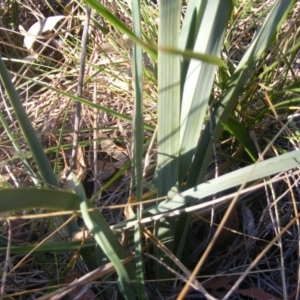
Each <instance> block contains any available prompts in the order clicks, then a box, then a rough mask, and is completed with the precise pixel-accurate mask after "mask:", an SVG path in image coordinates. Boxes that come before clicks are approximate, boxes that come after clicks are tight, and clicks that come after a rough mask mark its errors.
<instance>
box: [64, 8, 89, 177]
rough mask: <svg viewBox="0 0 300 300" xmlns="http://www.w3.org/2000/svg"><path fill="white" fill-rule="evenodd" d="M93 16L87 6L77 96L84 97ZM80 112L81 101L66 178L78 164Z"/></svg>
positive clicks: (79, 107) (77, 110)
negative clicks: (90, 25)
mask: <svg viewBox="0 0 300 300" xmlns="http://www.w3.org/2000/svg"><path fill="white" fill-rule="evenodd" d="M90 16H91V8H90V7H89V6H86V15H85V23H84V28H83V32H82V40H81V55H80V69H79V77H78V88H77V96H78V97H82V89H83V79H84V73H85V72H84V71H85V59H86V47H87V41H88V33H89V23H90ZM80 113H81V103H80V102H79V101H77V102H76V111H75V121H74V134H73V144H72V154H71V160H70V167H69V169H68V171H67V172H66V175H65V178H68V176H69V175H70V173H71V172H72V170H73V169H74V166H75V165H76V157H77V149H78V137H79V125H80Z"/></svg>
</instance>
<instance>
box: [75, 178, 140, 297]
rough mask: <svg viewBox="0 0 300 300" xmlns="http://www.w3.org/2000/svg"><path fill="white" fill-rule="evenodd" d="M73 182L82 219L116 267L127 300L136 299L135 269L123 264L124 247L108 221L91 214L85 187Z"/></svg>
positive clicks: (124, 256) (130, 264) (96, 214)
mask: <svg viewBox="0 0 300 300" xmlns="http://www.w3.org/2000/svg"><path fill="white" fill-rule="evenodd" d="M73 181H74V182H75V185H76V192H77V195H78V197H79V202H80V209H81V213H82V217H83V219H84V222H85V224H86V226H87V228H88V229H89V230H90V232H91V233H92V234H93V236H94V239H95V240H96V242H97V244H98V245H99V246H100V247H101V249H102V250H103V252H104V253H105V255H106V256H107V257H108V259H109V260H110V261H111V262H112V264H113V265H114V267H115V269H116V272H117V274H118V276H119V279H118V281H119V285H120V288H121V291H122V293H123V295H124V297H125V299H128V300H131V299H135V293H134V287H135V285H133V284H132V283H131V280H132V279H134V275H135V272H134V267H133V264H132V263H128V264H127V265H126V266H124V265H123V263H122V262H121V260H122V259H125V258H127V257H128V254H127V252H126V251H125V249H124V248H123V246H122V245H121V244H120V243H119V241H118V239H117V237H116V236H115V235H114V233H113V231H112V230H111V229H110V227H109V226H108V224H107V222H106V220H105V219H104V217H103V216H102V214H101V213H99V212H98V211H92V212H89V211H88V209H89V208H92V205H91V204H89V202H87V201H86V196H85V192H84V190H83V187H82V186H81V185H80V183H79V182H78V181H77V179H76V177H75V176H74V175H73Z"/></svg>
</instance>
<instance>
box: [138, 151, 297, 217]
mask: <svg viewBox="0 0 300 300" xmlns="http://www.w3.org/2000/svg"><path fill="white" fill-rule="evenodd" d="M299 165H300V151H299V150H295V151H292V152H289V153H285V154H282V155H280V156H278V157H273V158H270V159H267V160H264V161H262V162H257V163H256V164H255V165H251V166H247V167H244V168H242V169H239V170H236V171H233V172H231V173H229V174H226V175H223V176H220V177H218V178H216V179H213V180H210V181H207V182H204V183H202V184H200V185H197V186H195V187H193V188H191V189H188V190H186V191H184V192H182V193H178V194H177V195H175V196H174V197H170V198H169V199H167V200H165V201H162V202H161V203H159V204H158V205H156V206H155V207H150V208H148V209H145V210H144V212H143V216H150V215H156V214H159V213H164V212H170V211H172V210H176V209H179V208H183V207H186V206H189V205H191V204H193V203H195V201H197V202H198V203H201V202H203V200H201V199H205V198H206V197H208V196H212V195H215V194H217V193H219V192H221V191H226V190H227V189H230V188H232V187H236V186H239V185H241V184H243V183H244V182H253V181H255V180H257V179H261V178H264V177H267V176H271V175H274V174H277V173H279V172H283V171H286V170H289V169H292V168H296V167H298V166H299Z"/></svg>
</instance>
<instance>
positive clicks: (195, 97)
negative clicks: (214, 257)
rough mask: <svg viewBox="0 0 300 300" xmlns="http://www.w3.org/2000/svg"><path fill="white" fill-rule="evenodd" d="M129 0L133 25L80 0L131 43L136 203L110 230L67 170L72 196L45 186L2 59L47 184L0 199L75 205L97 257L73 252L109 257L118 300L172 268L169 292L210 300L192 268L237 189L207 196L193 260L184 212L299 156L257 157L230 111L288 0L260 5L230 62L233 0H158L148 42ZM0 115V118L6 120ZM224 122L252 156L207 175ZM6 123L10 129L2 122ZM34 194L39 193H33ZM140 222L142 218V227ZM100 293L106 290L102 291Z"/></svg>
mask: <svg viewBox="0 0 300 300" xmlns="http://www.w3.org/2000/svg"><path fill="white" fill-rule="evenodd" d="M128 2H130V4H129V6H130V7H131V17H132V27H131V26H130V27H129V26H128V25H125V24H124V23H122V22H121V21H120V20H119V19H118V18H117V17H116V16H115V14H114V13H113V12H111V11H110V10H108V9H107V8H106V7H105V6H104V5H102V4H101V3H100V1H98V0H85V4H86V5H88V6H90V7H91V8H92V9H93V10H94V12H96V13H97V14H98V15H100V16H101V17H102V18H103V19H104V20H105V21H106V22H109V23H110V24H111V25H112V26H113V27H114V28H116V29H117V30H118V31H120V32H122V33H123V34H126V36H127V37H128V38H129V39H130V40H132V42H133V47H132V50H133V52H132V70H133V88H134V113H133V119H132V124H133V127H132V128H133V132H132V137H133V138H132V144H133V145H132V161H131V166H132V168H133V169H134V178H132V180H133V182H134V191H135V201H134V202H136V203H134V204H135V207H136V209H133V210H132V213H131V214H129V215H128V218H127V219H126V220H124V221H122V222H120V223H119V224H116V226H115V229H111V228H110V227H109V226H108V224H107V222H106V220H105V218H104V217H103V215H102V214H101V213H99V212H95V211H94V212H90V211H89V208H91V204H90V203H89V201H87V199H86V196H85V193H84V191H83V189H82V187H81V186H80V184H79V183H78V182H77V183H76V179H74V181H75V183H76V195H74V194H71V193H69V192H64V191H55V192H54V191H53V187H58V183H57V181H56V178H55V176H54V175H53V172H52V169H51V166H50V165H49V163H48V161H47V159H46V157H45V155H44V154H43V150H42V149H41V148H40V147H39V146H37V145H39V141H38V139H37V138H36V136H35V134H34V131H33V129H32V127H31V126H30V123H29V122H28V120H27V118H26V114H25V112H24V110H23V108H22V107H21V105H20V102H19V100H18V95H17V94H16V92H15V90H14V88H13V86H12V85H11V82H10V80H9V77H8V75H7V73H6V71H5V67H4V65H3V63H1V65H0V67H1V79H2V82H3V84H4V86H5V88H6V90H7V94H8V96H9V97H10V100H11V102H12V103H13V104H12V106H13V108H14V111H15V112H16V116H17V118H18V121H19V123H20V126H21V127H22V130H23V133H24V136H25V137H26V140H27V143H28V146H29V147H30V152H31V153H32V156H33V158H34V160H35V162H36V164H37V167H38V170H39V174H40V176H41V178H42V179H43V181H44V182H45V183H46V184H47V189H46V188H45V187H44V188H41V187H39V188H38V189H36V190H34V189H33V190H30V191H27V192H26V193H28V197H29V198H30V199H31V201H30V202H26V203H22V198H23V197H24V193H23V194H17V192H16V191H3V193H6V194H5V197H10V199H12V202H10V203H6V204H5V206H2V207H3V210H5V211H9V210H16V209H23V208H28V207H45V208H51V209H58V210H59V209H61V210H76V209H79V208H80V210H81V214H82V217H83V219H84V221H85V224H86V226H87V228H88V229H89V230H90V231H91V233H92V234H93V236H94V239H95V241H96V243H97V250H96V251H97V257H98V260H97V264H96V265H95V264H94V265H93V262H92V261H91V260H90V259H89V257H90V256H92V255H94V253H92V250H91V246H89V247H86V248H84V251H82V253H81V256H82V259H83V260H84V261H85V263H86V265H87V266H88V268H89V269H90V270H91V269H96V268H101V267H102V268H104V267H108V266H109V267H111V268H112V269H113V270H115V272H116V273H117V276H118V284H119V288H120V290H121V291H122V294H123V296H124V297H125V298H126V299H135V298H136V297H138V299H146V298H148V291H147V289H146V286H147V285H146V284H145V279H149V278H152V279H155V280H156V281H157V288H158V290H159V291H160V292H161V293H162V294H167V293H170V294H171V292H168V291H170V290H171V289H170V287H171V286H172V285H173V281H172V280H171V281H168V279H170V278H173V277H176V276H177V278H178V279H179V280H180V295H179V298H178V299H184V298H185V296H186V293H187V292H188V290H189V289H190V288H191V289H195V290H197V291H199V292H200V293H202V294H204V295H205V296H206V297H207V299H215V298H214V297H213V296H212V295H210V294H209V293H208V292H207V291H206V290H205V287H203V285H202V284H201V282H200V281H199V280H197V279H196V276H197V274H198V273H199V271H200V270H201V267H202V266H203V264H204V262H205V260H206V258H207V257H208V255H209V253H210V251H211V249H212V248H213V247H214V244H215V243H216V242H217V240H218V236H219V234H220V232H221V230H222V227H223V226H224V224H225V223H226V220H227V219H228V216H230V214H231V211H232V210H233V209H234V207H235V204H236V203H237V201H238V199H239V193H237V194H236V196H235V197H232V198H231V199H230V201H228V199H227V200H226V201H227V202H224V201H223V202H222V201H220V202H217V201H216V202H215V204H216V205H219V204H221V205H222V207H223V208H224V207H225V208H226V213H225V215H224V217H223V219H222V220H221V222H220V226H219V227H218V229H217V230H216V232H215V233H214V236H213V237H212V238H211V241H210V242H209V244H208V245H207V247H206V248H205V250H204V251H203V253H202V254H201V256H200V258H199V259H198V261H197V263H196V264H194V265H193V266H192V267H191V265H190V264H189V249H188V246H187V245H188V244H189V238H190V235H189V232H190V228H191V224H192V222H193V220H192V212H193V211H194V210H197V208H196V207H199V209H200V208H201V207H205V204H206V202H207V201H208V200H207V199H213V197H215V196H216V195H222V196H223V195H226V192H228V190H230V189H232V188H235V189H236V190H238V191H239V192H242V190H243V189H244V188H245V187H247V186H249V184H250V183H252V182H255V181H257V180H261V179H265V178H269V177H270V176H272V175H275V174H278V173H280V172H283V171H286V170H289V169H291V168H294V167H296V166H298V165H299V161H300V152H299V151H297V150H295V151H290V152H287V153H281V154H279V155H278V156H277V157H274V158H268V159H263V157H264V154H265V153H264V152H262V153H260V154H259V155H258V151H257V148H256V146H255V143H254V141H253V139H252V137H251V134H250V131H249V130H248V129H247V128H246V127H245V126H244V125H242V124H240V123H239V121H238V118H237V117H236V114H237V113H236V108H237V106H238V105H239V100H240V99H241V98H242V97H243V101H247V97H248V96H249V97H250V94H251V91H245V90H244V87H245V85H246V84H247V82H248V81H249V80H251V74H252V72H253V70H255V68H257V67H258V65H259V63H260V62H261V60H262V59H265V57H266V54H267V52H268V51H269V50H270V46H271V45H272V43H273V44H274V43H276V39H277V33H278V31H279V29H280V28H281V25H282V24H283V22H284V21H285V19H286V17H287V16H288V13H289V12H290V10H291V8H292V7H293V5H294V3H295V1H294V0H284V1H273V2H274V3H273V4H272V5H269V6H268V8H267V9H266V10H264V14H263V15H262V21H261V23H260V24H259V26H257V28H256V32H255V34H254V35H253V37H252V39H251V41H250V42H249V46H248V48H247V50H246V51H245V52H244V53H243V55H242V57H241V58H240V60H239V61H238V62H237V63H232V62H230V61H229V60H228V59H227V55H226V51H225V46H226V42H227V41H228V39H227V37H228V35H229V34H230V32H229V28H230V26H231V25H232V22H234V14H235V13H237V10H238V7H237V6H236V5H237V4H238V3H239V1H234V0H202V1H201V0H189V1H186V2H185V3H184V4H183V1H182V0H160V1H158V2H159V4H158V10H159V17H158V19H155V21H156V22H157V24H158V32H157V41H153V42H151V37H147V34H145V33H144V31H143V23H145V19H144V16H143V10H142V9H141V3H140V1H139V0H132V1H128ZM141 2H143V1H141ZM148 2H149V3H148ZM148 2H147V1H146V3H148V4H149V5H150V2H151V1H150V0H149V1H148ZM143 3H144V2H143ZM183 5H184V7H185V9H184V10H183ZM144 7H145V6H144ZM143 9H145V8H143ZM153 20H154V19H153ZM156 42H157V43H156ZM227 46H228V45H227ZM145 53H146V56H147V57H148V58H149V59H150V60H151V61H152V63H153V65H154V66H155V69H156V71H157V89H158V99H157V117H158V120H157V128H156V130H155V133H154V129H153V128H151V127H149V126H148V127H147V129H146V130H150V131H151V130H152V131H153V136H155V134H156V132H157V138H156V140H155V141H154V143H155V144H156V145H157V161H156V169H155V172H154V175H153V178H151V181H148V182H147V181H146V180H145V178H143V167H144V166H143V159H144V155H145V153H147V150H148V147H150V146H149V145H151V147H153V144H152V143H150V142H149V141H148V140H146V139H145V138H144V130H145V128H146V125H145V127H144V124H145V121H144V112H143V99H144V98H143V92H144V90H143V60H144V59H143V57H144V56H145ZM216 87H218V93H217V96H216V93H215V88H216ZM248 92H249V93H248ZM245 95H246V96H245ZM247 95H248V96H247ZM73 100H75V101H82V103H83V100H82V99H79V98H76V97H75V98H73ZM85 104H86V103H85ZM95 108H97V107H96V106H95ZM99 109H100V108H99ZM17 112H19V113H18V114H17ZM2 121H3V122H4V123H3V126H5V120H4V119H2ZM224 130H226V132H229V133H230V134H231V135H232V136H234V137H235V139H236V140H237V141H238V143H239V144H240V146H241V148H242V149H243V151H245V153H246V154H247V155H248V158H250V161H251V163H248V165H247V166H243V167H242V168H239V169H237V170H233V171H231V170H230V171H229V170H226V174H222V172H220V174H218V172H217V171H216V172H215V173H214V176H212V177H211V176H208V169H209V167H211V166H212V165H214V164H215V162H216V160H217V155H218V154H217V149H216V145H217V144H218V143H219V141H220V138H221V137H222V134H224ZM7 132H8V133H9V128H8V127H7ZM12 139H13V137H12ZM14 142H15V143H16V141H14ZM270 145H271V144H270ZM16 147H18V146H17V144H16ZM20 155H22V153H21V151H20ZM24 164H25V166H26V167H27V168H28V172H29V173H30V174H32V173H33V171H32V170H31V168H30V166H29V165H27V163H26V159H25V158H24ZM33 178H36V176H33ZM36 185H37V186H40V181H36ZM146 188H147V189H148V190H149V189H150V190H151V191H154V192H153V194H156V195H157V199H158V200H157V202H152V204H145V203H143V199H144V198H145V197H144V195H143V193H144V191H145V189H146ZM1 192H2V191H1ZM41 193H43V194H42V195H43V196H42V197H43V201H39V200H38V199H39V197H40V196H41ZM51 193H56V196H55V199H56V200H55V201H54V202H51V198H52V194H51ZM1 197H2V196H1ZM47 197H48V198H47ZM14 199H18V200H14ZM46 199H48V200H46ZM58 199H61V201H58ZM13 201H17V202H16V203H17V204H16V205H15V206H13V205H12V203H13ZM153 203H154V204H153ZM136 204H137V205H136ZM201 205H202V206H201ZM2 207H1V208H0V210H2ZM216 207H218V206H216ZM199 214H201V212H200V213H199ZM147 224H150V225H151V226H146V225H147ZM68 226H69V227H68V229H69V231H70V234H71V233H72V231H77V230H78V228H77V227H78V226H77V224H76V223H75V222H73V221H71V222H70V223H69V225H68ZM121 230H124V231H128V230H130V235H129V237H130V238H131V239H132V244H133V245H134V246H133V250H132V248H131V249H130V253H129V251H127V250H128V249H125V248H124V247H123V245H121V243H120V241H119V239H118V238H117V237H116V233H117V232H120V231H121ZM278 238H279V237H278ZM145 240H147V241H148V242H149V244H148V245H150V244H151V247H150V248H149V247H147V245H145ZM148 242H147V243H148ZM89 251H90V252H89ZM146 256H148V259H150V260H151V261H153V262H154V263H153V265H154V267H153V269H151V274H147V272H145V269H146V267H145V265H144V261H145V257H146ZM250 267H251V266H250ZM252 267H253V266H252ZM147 269H149V268H148V267H147ZM103 270H104V269H103ZM249 270H251V268H250V269H249ZM249 270H248V271H249ZM111 272H112V271H111ZM243 276H244V275H240V277H239V279H238V280H237V281H236V283H235V285H234V286H232V289H231V290H229V291H228V293H227V295H226V296H225V297H224V299H230V298H229V297H230V295H231V294H232V293H233V292H234V290H235V289H237V287H238V286H239V284H240V283H241V282H242V280H243V278H244V277H243ZM245 276H246V275H245ZM106 292H107V293H108V295H110V292H109V291H106ZM137 295H138V296H137Z"/></svg>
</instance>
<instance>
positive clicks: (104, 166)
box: [97, 160, 116, 180]
mask: <svg viewBox="0 0 300 300" xmlns="http://www.w3.org/2000/svg"><path fill="white" fill-rule="evenodd" d="M97 165H98V172H99V173H98V176H97V177H98V179H99V180H106V179H108V178H109V177H111V176H112V175H114V174H115V172H116V169H115V167H114V163H112V162H110V161H103V160H98V161H97Z"/></svg>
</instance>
